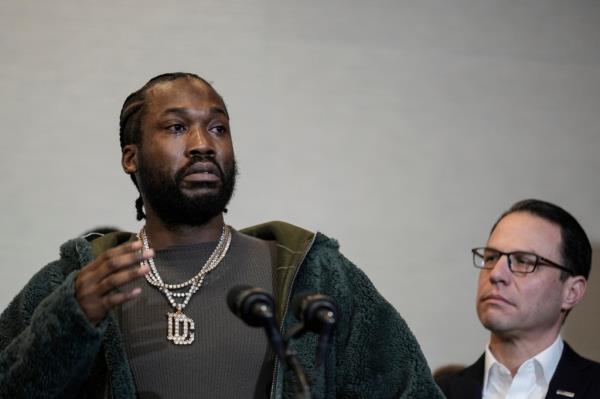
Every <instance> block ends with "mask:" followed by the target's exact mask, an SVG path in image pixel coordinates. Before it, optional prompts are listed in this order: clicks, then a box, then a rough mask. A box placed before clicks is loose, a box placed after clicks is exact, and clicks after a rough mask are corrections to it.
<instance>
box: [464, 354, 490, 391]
mask: <svg viewBox="0 0 600 399" xmlns="http://www.w3.org/2000/svg"><path fill="white" fill-rule="evenodd" d="M484 365H485V355H482V356H481V357H480V358H479V359H478V360H477V361H476V362H475V363H473V364H472V365H471V366H469V367H467V368H466V369H464V370H463V371H461V372H460V375H461V379H460V381H459V383H460V384H461V385H462V386H461V387H460V390H461V391H462V396H461V398H464V399H481V395H482V392H483V374H484V373H483V368H484Z"/></svg>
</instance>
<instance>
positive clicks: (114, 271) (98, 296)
mask: <svg viewBox="0 0 600 399" xmlns="http://www.w3.org/2000/svg"><path fill="white" fill-rule="evenodd" d="M152 256H154V250H152V249H147V250H142V243H141V242H140V241H133V242H127V243H125V244H122V245H119V246H118V247H114V248H111V249H109V250H107V251H106V252H104V253H103V254H101V255H100V256H98V257H97V258H96V259H95V260H94V261H92V262H90V263H89V264H87V265H86V266H84V267H83V268H82V269H81V272H79V275H78V276H77V279H76V280H75V297H76V298H77V301H78V302H79V305H80V306H81V309H82V310H83V312H84V313H85V315H86V316H87V317H88V319H89V321H90V322H91V323H93V324H94V325H97V324H98V323H99V322H100V321H102V319H103V318H104V317H105V316H106V315H107V313H108V312H109V310H110V309H112V308H113V307H114V306H116V305H120V304H122V303H124V302H127V301H129V300H131V299H133V298H135V297H136V296H138V295H139V294H140V293H141V292H142V290H141V288H139V287H137V288H133V289H129V290H126V289H124V288H122V287H123V286H124V285H126V284H128V283H130V282H132V281H134V280H136V279H138V278H140V277H142V276H144V275H145V274H146V273H147V272H148V270H149V268H148V266H147V265H143V266H139V264H140V262H141V261H142V260H145V259H148V258H151V257H152Z"/></svg>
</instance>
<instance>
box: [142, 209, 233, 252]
mask: <svg viewBox="0 0 600 399" xmlns="http://www.w3.org/2000/svg"><path fill="white" fill-rule="evenodd" d="M223 224H224V220H223V214H222V213H219V214H218V215H216V216H214V217H213V218H212V219H210V220H209V221H207V222H206V223H204V224H203V225H200V226H185V225H178V226H171V225H166V224H165V223H164V222H163V221H162V220H161V219H160V218H159V217H158V216H157V215H155V214H153V213H152V212H147V213H146V226H145V229H146V233H147V234H148V236H149V237H150V238H151V245H152V248H154V249H155V250H161V249H165V248H168V247H171V246H174V245H193V244H199V243H203V242H210V241H217V240H218V239H219V237H220V236H221V233H222V232H223Z"/></svg>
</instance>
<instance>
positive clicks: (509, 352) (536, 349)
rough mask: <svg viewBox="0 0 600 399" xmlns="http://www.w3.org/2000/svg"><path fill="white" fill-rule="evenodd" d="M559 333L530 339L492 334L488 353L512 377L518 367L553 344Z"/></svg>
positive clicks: (550, 333)
mask: <svg viewBox="0 0 600 399" xmlns="http://www.w3.org/2000/svg"><path fill="white" fill-rule="evenodd" d="M558 333H559V331H552V332H548V333H546V334H544V335H543V336H539V335H538V336H537V337H535V338H531V339H524V338H522V337H514V336H506V335H502V334H497V333H494V332H492V335H491V337H490V351H491V352H492V354H493V355H494V357H495V358H496V360H498V361H499V362H500V363H502V364H503V365H504V366H505V367H506V368H507V369H508V370H510V373H511V374H512V376H513V377H514V376H515V374H516V373H517V371H518V370H519V367H521V365H522V364H523V363H525V362H526V361H527V360H529V359H531V358H532V357H534V356H535V355H537V354H538V353H540V352H542V351H543V350H544V349H546V348H548V347H549V346H550V345H552V344H553V343H554V341H555V340H556V338H557V337H558Z"/></svg>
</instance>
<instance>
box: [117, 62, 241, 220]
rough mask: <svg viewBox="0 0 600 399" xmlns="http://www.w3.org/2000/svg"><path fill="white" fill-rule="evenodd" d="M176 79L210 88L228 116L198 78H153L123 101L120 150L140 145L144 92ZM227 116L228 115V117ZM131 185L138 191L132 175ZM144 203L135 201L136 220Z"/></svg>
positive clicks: (185, 74)
mask: <svg viewBox="0 0 600 399" xmlns="http://www.w3.org/2000/svg"><path fill="white" fill-rule="evenodd" d="M176 79H195V80H199V81H201V82H203V83H204V84H206V85H207V86H208V87H210V88H211V89H212V90H213V91H214V92H215V93H216V94H217V96H219V98H220V99H221V102H222V103H223V107H225V113H226V114H227V115H228V112H227V106H226V105H225V101H223V97H221V95H220V94H219V93H218V92H217V91H216V90H215V88H214V87H213V86H212V85H211V84H210V83H208V82H207V81H206V80H204V79H203V78H201V77H200V76H198V75H196V74H193V73H189V72H169V73H163V74H161V75H158V76H155V77H153V78H152V79H150V80H149V81H148V82H146V84H145V85H144V86H142V87H141V88H140V89H139V90H136V91H134V92H133V93H131V94H130V95H129V96H127V98H126V99H125V102H124V103H123V107H122V108H121V114H120V117H119V142H120V144H121V150H123V148H124V147H125V146H126V145H128V144H141V143H142V116H143V115H144V109H145V105H146V92H147V91H148V89H150V88H151V87H153V86H154V85H156V84H158V83H163V82H170V81H173V80H176ZM228 116H229V115H228ZM130 177H131V180H132V181H133V184H134V185H135V187H136V188H137V189H138V191H139V186H138V184H137V181H136V179H135V176H134V175H130ZM143 206H144V202H143V200H142V196H141V195H140V196H139V197H138V199H137V200H136V201H135V208H136V211H137V216H136V217H137V220H142V219H143V218H145V217H146V215H145V214H144V209H143Z"/></svg>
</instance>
